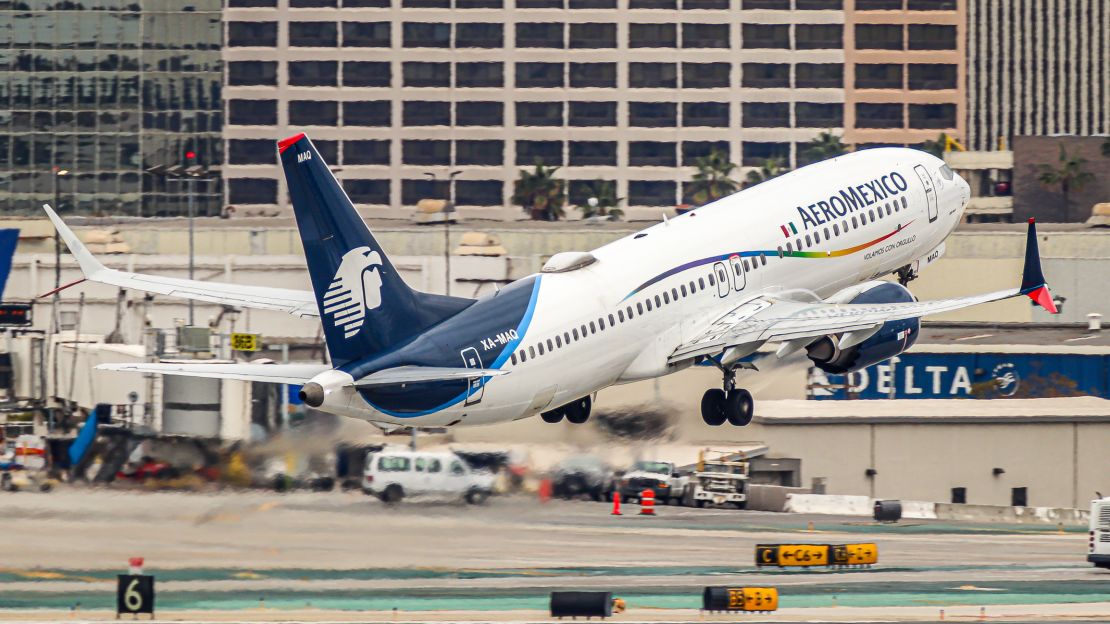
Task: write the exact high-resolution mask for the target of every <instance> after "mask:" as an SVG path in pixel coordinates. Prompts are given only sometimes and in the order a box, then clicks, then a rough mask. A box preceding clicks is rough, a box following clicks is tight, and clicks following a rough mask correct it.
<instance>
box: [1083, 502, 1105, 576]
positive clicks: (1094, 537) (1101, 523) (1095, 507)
mask: <svg viewBox="0 0 1110 624" xmlns="http://www.w3.org/2000/svg"><path fill="white" fill-rule="evenodd" d="M1090 529H1091V532H1090V534H1089V540H1090V541H1089V542H1088V544H1087V561H1088V562H1090V563H1093V564H1095V567H1096V568H1110V498H1096V499H1095V500H1093V501H1091V527H1090Z"/></svg>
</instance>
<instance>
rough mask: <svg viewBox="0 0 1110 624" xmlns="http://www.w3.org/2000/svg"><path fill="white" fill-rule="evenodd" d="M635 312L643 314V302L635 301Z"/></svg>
mask: <svg viewBox="0 0 1110 624" xmlns="http://www.w3.org/2000/svg"><path fill="white" fill-rule="evenodd" d="M636 313H637V314H643V313H644V304H643V303H641V302H636Z"/></svg>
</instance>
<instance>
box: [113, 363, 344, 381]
mask: <svg viewBox="0 0 1110 624" xmlns="http://www.w3.org/2000/svg"><path fill="white" fill-rule="evenodd" d="M96 369H97V370H111V371H124V372H131V373H157V374H159V375H182V376H185V377H208V378H210V379H237V380H240V381H263V382H268V383H286V384H303V383H307V382H308V381H309V380H310V379H312V378H313V377H315V376H316V375H319V374H320V373H322V372H324V371H329V370H331V366H328V365H327V364H203V363H193V362H188V363H176V362H158V363H145V362H140V363H134V364H100V365H98V366H97V367H96Z"/></svg>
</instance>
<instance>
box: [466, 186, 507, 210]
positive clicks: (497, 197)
mask: <svg viewBox="0 0 1110 624" xmlns="http://www.w3.org/2000/svg"><path fill="white" fill-rule="evenodd" d="M504 188H505V185H504V184H503V183H502V182H501V180H458V181H457V182H455V203H456V204H458V205H460V206H500V205H502V204H504V203H505V197H504Z"/></svg>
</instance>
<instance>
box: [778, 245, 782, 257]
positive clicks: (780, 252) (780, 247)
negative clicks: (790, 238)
mask: <svg viewBox="0 0 1110 624" xmlns="http://www.w3.org/2000/svg"><path fill="white" fill-rule="evenodd" d="M778 249H779V258H781V257H782V245H779V248H778Z"/></svg>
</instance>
